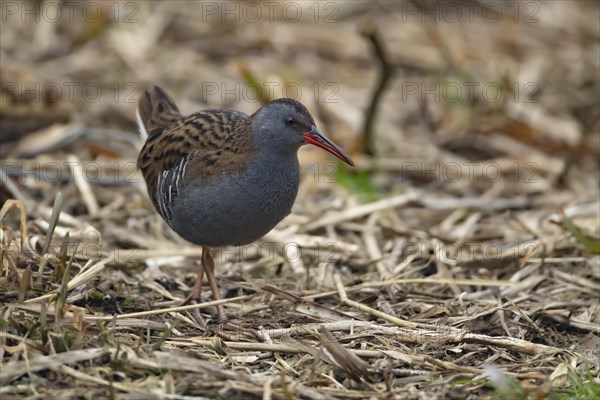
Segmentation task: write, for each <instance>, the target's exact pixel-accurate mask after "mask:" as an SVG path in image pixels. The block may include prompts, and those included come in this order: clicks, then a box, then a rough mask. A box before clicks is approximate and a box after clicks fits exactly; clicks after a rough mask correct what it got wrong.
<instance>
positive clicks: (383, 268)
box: [0, 1, 600, 399]
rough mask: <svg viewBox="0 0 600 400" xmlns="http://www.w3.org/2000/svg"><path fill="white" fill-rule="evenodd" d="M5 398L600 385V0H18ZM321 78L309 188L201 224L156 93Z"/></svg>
mask: <svg viewBox="0 0 600 400" xmlns="http://www.w3.org/2000/svg"><path fill="white" fill-rule="evenodd" d="M1 7H2V10H1V11H2V15H1V17H2V19H3V20H2V25H1V27H0V36H1V39H0V56H1V57H0V67H1V68H0V84H1V87H0V89H1V93H0V94H1V96H2V99H1V101H2V108H1V110H0V132H1V146H0V156H1V157H2V161H1V164H0V177H1V180H2V185H0V201H1V202H2V206H1V212H0V245H1V246H0V260H1V266H0V311H1V314H0V324H1V326H2V329H1V332H0V338H1V342H0V362H1V364H0V385H1V388H0V396H1V397H2V399H17V398H27V399H37V398H61V399H62V398H78V399H98V398H111V399H192V398H263V399H271V398H276V399H293V398H307V399H332V398H340V399H345V398H348V399H362V398H373V399H379V398H381V399H384V398H385V399H392V398H394V399H396V398H397V399H528V398H531V399H542V398H548V399H571V398H578V399H593V398H598V396H600V389H599V387H600V378H599V376H600V358H599V357H600V325H599V322H600V300H599V295H598V294H599V289H600V258H599V257H600V256H599V253H600V244H599V238H600V222H599V218H600V195H599V189H598V187H599V181H600V173H599V171H600V168H599V164H600V163H599V157H600V135H599V133H600V105H599V98H600V96H599V94H600V76H599V74H598V71H599V68H600V65H599V64H600V40H599V39H600V23H599V22H598V21H600V18H599V16H600V15H599V14H600V7H599V6H598V4H597V2H592V1H581V2H570V1H552V2H549V1H546V2H533V1H527V2H516V3H508V2H503V1H489V2H456V1H451V2H435V1H430V2H403V1H398V2H391V1H379V2H366V1H365V2H363V1H352V2H350V1H348V2H333V1H332V2H288V3H283V2H271V3H253V2H233V1H231V2H226V1H223V2H207V1H205V2H199V1H190V2H170V1H168V2H166V1H165V2H134V1H123V2H99V1H91V2H77V1H74V2H65V3H60V4H59V3H56V2H48V1H46V2H36V1H32V2H21V1H13V2H9V1H7V2H3V3H2V4H1ZM150 84H158V85H160V86H161V87H163V88H165V89H166V90H167V91H168V92H169V93H171V95H172V96H173V97H174V98H175V100H176V101H177V103H178V104H179V106H180V108H181V109H182V110H183V111H184V112H192V111H196V110H200V109H203V108H232V109H236V110H240V111H244V112H246V113H249V114H250V113H252V112H254V111H255V110H256V109H258V108H259V107H260V106H261V105H262V104H264V103H265V102H267V101H269V100H270V99H274V98H278V97H282V96H287V97H293V98H296V99H298V100H300V101H301V102H302V103H304V104H305V105H306V106H307V107H308V109H309V110H310V111H311V113H312V114H313V115H314V116H315V119H316V121H317V125H318V126H319V128H320V130H321V131H322V132H324V133H326V134H327V135H328V136H329V137H331V138H333V139H335V141H336V142H337V143H339V144H340V145H341V146H342V147H344V148H345V149H347V150H348V151H349V153H350V155H351V156H352V157H353V159H354V161H355V163H356V166H355V167H354V168H350V167H348V166H345V165H342V164H340V163H339V162H337V161H336V160H335V159H333V158H332V157H330V156H329V155H328V154H327V153H324V152H322V151H320V150H318V149H301V151H300V154H299V156H300V162H301V165H302V172H303V178H302V182H301V186H300V192H299V195H298V198H297V201H296V204H295V205H294V208H293V212H292V214H291V215H290V216H289V217H287V218H286V219H285V220H283V221H282V222H281V223H280V224H279V225H278V226H277V227H276V228H275V229H274V230H273V231H272V232H271V233H269V234H268V235H267V236H266V237H265V238H263V239H262V240H260V241H258V242H256V243H254V244H251V245H248V246H243V247H228V248H222V249H214V252H215V263H216V270H217V277H218V281H219V286H220V290H221V295H222V297H224V300H222V303H223V304H224V307H225V310H226V313H227V315H228V316H229V318H230V319H231V321H232V322H234V323H235V324H236V326H235V327H233V329H232V327H231V326H230V327H227V326H222V325H219V324H217V323H216V322H215V320H214V318H213V315H214V307H213V306H214V303H213V302H211V298H210V296H209V291H208V290H207V289H206V285H205V288H204V290H203V292H202V296H203V302H202V303H200V304H192V305H187V306H181V302H182V301H183V299H184V298H185V297H186V296H187V294H188V293H189V290H190V288H191V286H192V285H193V282H194V279H195V277H196V266H197V262H198V261H199V259H200V254H201V249H200V248H199V247H197V246H194V245H191V244H189V243H187V242H185V241H184V240H182V239H180V238H179V237H178V236H177V235H176V234H175V233H174V232H172V231H171V230H170V229H169V228H168V227H167V225H166V224H165V223H164V222H163V221H162V219H161V218H160V217H159V215H158V214H157V213H156V212H155V210H154V209H153V207H152V205H151V203H150V202H149V200H148V197H147V195H146V189H145V183H144V182H143V179H142V178H141V174H140V173H139V172H138V171H137V169H136V164H135V160H136V157H137V153H138V151H139V148H140V146H141V141H140V138H139V135H138V134H137V128H136V126H135V108H136V104H137V99H138V97H139V96H140V94H141V92H142V90H143V89H144V87H147V86H148V85H150Z"/></svg>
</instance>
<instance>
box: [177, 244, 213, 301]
mask: <svg viewBox="0 0 600 400" xmlns="http://www.w3.org/2000/svg"><path fill="white" fill-rule="evenodd" d="M202 257H204V250H202ZM203 263H204V262H199V263H198V272H197V276H196V282H194V286H193V287H192V290H191V292H190V294H189V296H188V297H187V298H186V299H185V300H184V301H183V303H181V305H182V306H185V305H187V304H197V303H198V302H200V291H201V290H202V279H204V266H203ZM207 275H208V274H207Z"/></svg>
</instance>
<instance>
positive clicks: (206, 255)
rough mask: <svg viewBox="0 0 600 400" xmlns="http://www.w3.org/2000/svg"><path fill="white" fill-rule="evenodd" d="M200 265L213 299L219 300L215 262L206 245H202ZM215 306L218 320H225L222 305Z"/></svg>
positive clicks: (225, 316)
mask: <svg viewBox="0 0 600 400" xmlns="http://www.w3.org/2000/svg"><path fill="white" fill-rule="evenodd" d="M202 265H203V266H204V271H206V279H208V285H209V286H210V291H211V292H212V296H213V300H215V301H216V300H219V288H218V286H217V279H216V278H215V262H214V261H213V258H212V256H211V255H210V252H209V249H208V247H202ZM216 308H217V315H218V318H219V322H225V321H227V315H225V311H223V306H222V305H220V304H219V305H217V306H216Z"/></svg>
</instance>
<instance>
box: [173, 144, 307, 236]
mask: <svg viewBox="0 0 600 400" xmlns="http://www.w3.org/2000/svg"><path fill="white" fill-rule="evenodd" d="M299 181H300V167H299V165H298V158H297V155H295V154H294V155H293V157H286V158H281V157H271V156H267V157H261V158H257V159H255V160H254V161H251V162H250V163H249V164H248V168H247V169H246V170H245V171H243V172H241V171H237V172H235V173H230V174H227V175H221V176H219V177H218V178H217V179H215V180H213V181H211V182H209V183H202V184H196V185H194V184H188V185H186V186H185V187H183V188H182V189H181V191H180V193H179V196H178V197H177V199H176V200H175V201H174V203H173V205H172V219H171V223H170V225H171V227H172V228H173V229H174V230H175V231H176V232H177V233H178V234H179V235H180V236H181V237H183V238H184V239H186V240H187V241H189V242H191V243H194V244H198V245H204V246H225V245H243V244H248V243H251V242H254V241H255V240H257V239H260V238H261V237H262V236H264V235H265V234H266V233H268V232H269V231H270V230H271V229H273V227H275V225H277V223H279V222H280V221H281V220H282V219H283V218H285V217H286V216H287V215H288V214H289V213H290V212H291V209H292V205H293V204H294V200H295V199H296V195H297V193H298V184H299Z"/></svg>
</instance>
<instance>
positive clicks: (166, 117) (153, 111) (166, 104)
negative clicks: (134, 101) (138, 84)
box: [136, 86, 181, 140]
mask: <svg viewBox="0 0 600 400" xmlns="http://www.w3.org/2000/svg"><path fill="white" fill-rule="evenodd" d="M136 114H137V115H136V117H137V123H138V129H139V130H140V135H141V136H142V139H144V140H146V139H147V138H148V134H149V133H151V132H152V130H154V129H156V128H164V127H165V126H167V125H169V124H171V123H172V122H174V121H176V120H177V119H179V118H181V111H179V108H178V107H177V104H175V101H174V100H173V99H172V98H171V96H169V94H168V93H167V92H165V91H164V89H162V88H160V87H158V86H152V88H150V89H148V90H146V91H144V93H143V94H142V97H140V101H139V103H138V109H137V113H136Z"/></svg>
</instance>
